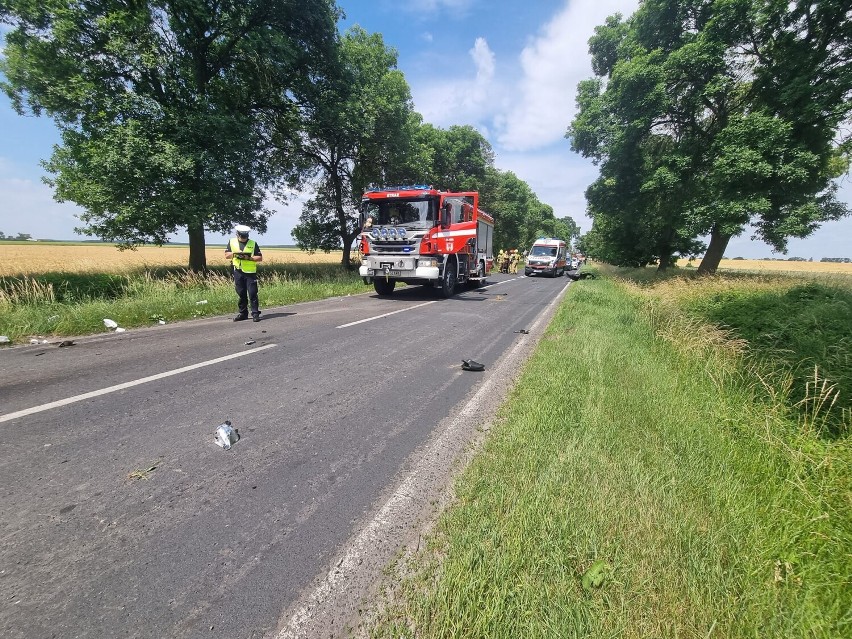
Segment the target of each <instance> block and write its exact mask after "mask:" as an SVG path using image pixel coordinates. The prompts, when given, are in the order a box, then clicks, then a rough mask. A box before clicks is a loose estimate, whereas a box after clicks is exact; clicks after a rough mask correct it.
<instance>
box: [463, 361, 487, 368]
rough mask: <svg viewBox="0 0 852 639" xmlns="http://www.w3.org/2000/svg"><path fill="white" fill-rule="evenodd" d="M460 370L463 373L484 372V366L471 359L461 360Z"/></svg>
mask: <svg viewBox="0 0 852 639" xmlns="http://www.w3.org/2000/svg"><path fill="white" fill-rule="evenodd" d="M462 370H465V371H484V370H485V364H480V363H479V362H476V361H474V360H472V359H463V360H462Z"/></svg>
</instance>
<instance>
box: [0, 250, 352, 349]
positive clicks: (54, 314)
mask: <svg viewBox="0 0 852 639" xmlns="http://www.w3.org/2000/svg"><path fill="white" fill-rule="evenodd" d="M258 278H259V297H260V305H261V309H262V310H263V309H268V308H270V307H274V306H282V305H288V304H295V303H298V302H304V301H309V300H314V299H321V298H324V297H333V296H337V295H347V294H354V293H361V292H365V291H366V290H367V289H366V287H365V286H364V285H363V283H362V282H361V280H360V279H359V278H358V276H357V273H352V272H348V271H344V270H342V269H341V268H340V267H339V266H338V265H335V264H322V263H316V264H287V265H278V264H276V265H268V266H262V267H261V269H260V271H259V276H258ZM236 308H237V298H236V293H235V292H234V285H233V279H232V277H231V272H230V269H229V267H228V266H217V267H214V268H211V269H209V270H208V271H206V272H203V273H196V272H193V271H190V270H188V269H185V268H178V267H162V268H157V269H145V270H141V271H135V272H129V273H125V274H121V275H113V274H104V273H60V272H56V273H49V274H46V275H39V276H38V279H36V278H33V277H27V276H24V277H6V278H0V335H6V336H8V337H9V338H10V339H11V340H12V341H13V342H16V341H17V342H20V341H22V340H24V339H26V338H28V337H32V336H48V335H49V336H56V337H58V336H68V335H86V334H90V333H97V332H102V331H104V330H105V329H104V323H103V320H104V319H105V318H109V319H112V320H114V321H116V322H117V323H118V324H119V325H120V326H122V327H124V328H134V327H140V326H149V325H156V324H159V323H161V322H166V323H168V322H173V321H179V320H185V319H192V318H196V317H202V316H211V315H221V314H225V313H231V312H236Z"/></svg>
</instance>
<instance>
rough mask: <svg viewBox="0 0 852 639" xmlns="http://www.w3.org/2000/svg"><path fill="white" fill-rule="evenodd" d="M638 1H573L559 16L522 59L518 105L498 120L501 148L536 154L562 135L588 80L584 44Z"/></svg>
mask: <svg viewBox="0 0 852 639" xmlns="http://www.w3.org/2000/svg"><path fill="white" fill-rule="evenodd" d="M637 4H638V3H637V1H636V0H575V1H573V2H570V3H568V4H567V6H566V8H565V9H564V10H563V11H562V12H560V13H559V14H557V15H556V16H555V17H554V18H553V20H551V21H550V22H549V23H548V24H547V25H545V27H544V28H543V29H542V30H541V32H540V34H539V35H538V36H536V37H535V38H533V40H532V41H531V42H530V43H529V44H528V45H527V46H526V47H525V48H524V50H523V51H522V52H521V54H520V61H521V68H522V70H523V74H522V77H521V78H520V80H519V81H518V83H517V86H516V87H515V94H516V95H517V99H516V100H514V101H513V103H512V106H511V108H510V109H509V110H508V111H506V112H505V113H503V114H501V115H500V116H498V117H497V118H496V123H497V126H498V129H499V131H500V133H499V134H498V140H499V143H500V145H501V146H503V147H505V148H508V149H516V150H521V149H534V148H536V147H540V146H545V145H547V144H550V143H552V142H554V141H556V140H559V139H560V138H562V137H563V136H564V135H565V130H566V129H567V128H568V125H569V124H570V122H571V120H572V118H573V117H574V114H575V112H576V106H575V102H574V99H575V93H576V89H577V84H578V82H580V80H583V79H585V78H588V77H591V75H592V68H591V60H590V58H589V53H588V40H589V38H590V37H591V36H592V35H593V34H594V28H595V26H597V25H600V24H603V22H604V20H605V19H606V17H607V16H609V15H612V14H613V13H616V12H621V13H622V14H623V15H625V16H627V15H630V14H631V13H633V11H634V10H635V9H636V6H637Z"/></svg>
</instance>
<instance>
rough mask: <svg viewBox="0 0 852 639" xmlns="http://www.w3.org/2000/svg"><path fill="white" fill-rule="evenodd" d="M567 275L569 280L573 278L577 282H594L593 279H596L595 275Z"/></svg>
mask: <svg viewBox="0 0 852 639" xmlns="http://www.w3.org/2000/svg"><path fill="white" fill-rule="evenodd" d="M565 275H567V276H568V277H569V278H571V279H572V280H574V281H575V282H576V281H577V280H593V279H595V274H594V273H565Z"/></svg>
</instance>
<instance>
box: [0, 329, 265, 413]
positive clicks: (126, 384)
mask: <svg viewBox="0 0 852 639" xmlns="http://www.w3.org/2000/svg"><path fill="white" fill-rule="evenodd" d="M275 346H276V344H267V345H266V346H260V347H258V348H252V349H250V350H247V351H243V352H241V353H234V354H233V355H225V356H224V357H217V358H216V359H211V360H208V361H206V362H199V363H198V364H192V365H191V366H184V367H183V368H176V369H175V370H172V371H166V372H165V373H157V374H156V375H150V376H149V377H143V378H141V379H137V380H133V381H132V382H124V383H123V384H116V385H115V386H109V387H107V388H101V389H100V390H95V391H91V392H88V393H83V394H82V395H74V396H73V397H67V398H65V399H59V400H57V401H55V402H50V403H48V404H41V405H40V406H33V407H32V408H25V409H24V410H19V411H16V412H14V413H7V414H6V415H0V422H8V421H9V420H12V419H17V418H18V417H26V416H27V415H32V414H34V413H41V412H42V411H46V410H50V409H51V408H59V407H60V406H67V405H68V404H73V403H75V402H82V401H83V400H84V399H91V398H92V397H98V396H100V395H107V394H108V393H114V392H116V391H120V390H124V389H125V388H131V387H133V386H139V384H146V383H148V382H154V381H156V380H158V379H163V378H165V377H171V376H172V375H180V374H181V373H186V372H188V371H192V370H195V369H196V368H204V367H205V366H212V365H213V364H218V363H219V362H226V361H228V360H229V359H236V358H237V357H243V356H245V355H250V354H252V353H257V352H258V351H264V350H266V349H268V348H275Z"/></svg>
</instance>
